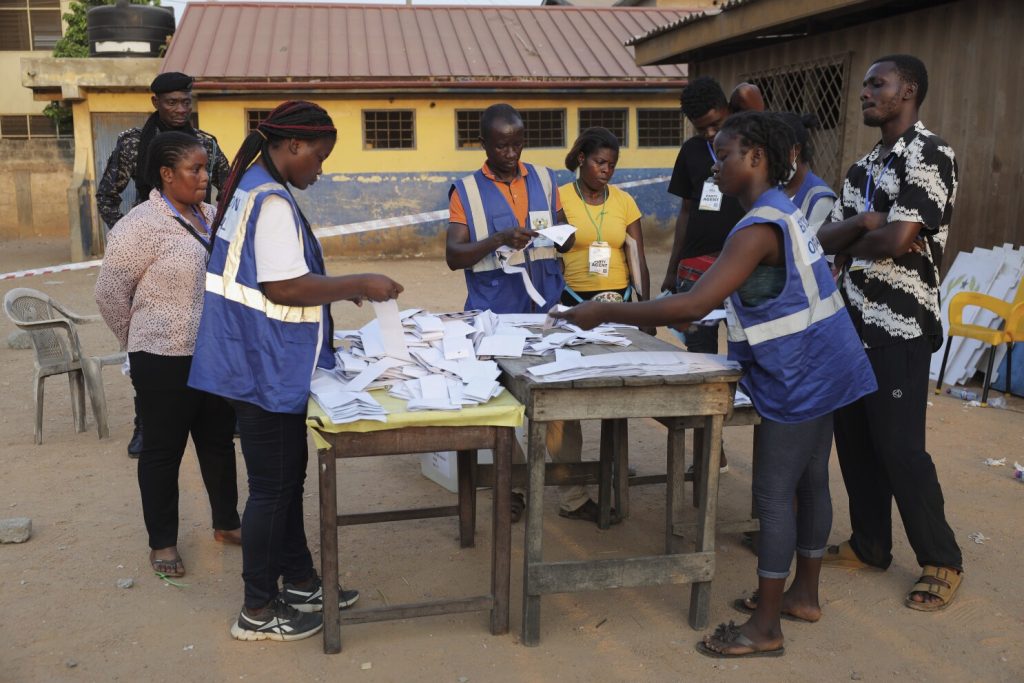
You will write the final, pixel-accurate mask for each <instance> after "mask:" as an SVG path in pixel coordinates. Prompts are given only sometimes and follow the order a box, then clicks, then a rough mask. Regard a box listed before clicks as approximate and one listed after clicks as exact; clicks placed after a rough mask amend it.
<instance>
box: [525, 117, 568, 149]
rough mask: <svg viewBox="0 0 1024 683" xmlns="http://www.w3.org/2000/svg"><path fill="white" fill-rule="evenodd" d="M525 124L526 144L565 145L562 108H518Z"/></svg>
mask: <svg viewBox="0 0 1024 683" xmlns="http://www.w3.org/2000/svg"><path fill="white" fill-rule="evenodd" d="M519 115H520V116H522V117H523V125H524V126H526V146H527V147H529V148H530V149H536V148H537V147H565V110H564V109H525V110H524V109H520V110H519Z"/></svg>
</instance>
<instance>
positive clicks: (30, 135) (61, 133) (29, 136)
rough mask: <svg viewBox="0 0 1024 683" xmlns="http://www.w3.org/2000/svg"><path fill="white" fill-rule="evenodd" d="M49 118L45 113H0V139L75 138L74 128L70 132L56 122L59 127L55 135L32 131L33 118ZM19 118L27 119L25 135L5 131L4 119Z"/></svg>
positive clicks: (55, 125) (56, 126)
mask: <svg viewBox="0 0 1024 683" xmlns="http://www.w3.org/2000/svg"><path fill="white" fill-rule="evenodd" d="M36 117H39V118H44V119H45V118H47V117H46V115H45V114H2V115H0V140H67V139H69V138H73V137H74V135H73V132H74V129H72V130H71V131H70V132H65V131H61V129H60V125H58V124H56V123H55V124H54V127H55V128H56V129H57V133H56V134H55V135H50V134H34V133H33V132H32V119H33V118H36ZM10 118H19V119H24V120H25V135H9V134H6V133H4V132H3V119H10Z"/></svg>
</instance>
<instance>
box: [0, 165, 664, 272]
mask: <svg viewBox="0 0 1024 683" xmlns="http://www.w3.org/2000/svg"><path fill="white" fill-rule="evenodd" d="M668 179H669V176H667V175H662V176H656V177H654V178H644V179H642V180H627V181H626V182H624V183H617V184H616V187H618V188H622V189H624V188H629V187H641V186H643V185H654V184H656V183H663V182H665V181H667V180H668ZM447 218H448V209H441V210H440V211H426V212H424V213H413V214H409V215H408V216H396V217H395V218H378V219H376V220H372V221H361V222H359V223H346V224H345V225H331V226H328V227H324V228H317V229H315V230H314V231H313V234H314V235H316V236H317V237H318V238H324V237H338V236H339V235H355V234H358V233H361V232H372V231H374V230H385V229H387V228H399V227H405V226H410V225H419V224H420V223H431V222H433V221H441V220H445V219H447ZM101 263H103V260H102V259H97V260H95V261H82V262H81V263H65V264H62V265H59V266H46V267H43V268H29V269H28V270H16V271H14V272H11V273H2V274H0V280H14V279H16V278H21V277H32V276H33V275H51V274H53V273H66V272H68V271H71V270H86V269H88V268H99V266H100V264H101Z"/></svg>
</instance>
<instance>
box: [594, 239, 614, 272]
mask: <svg viewBox="0 0 1024 683" xmlns="http://www.w3.org/2000/svg"><path fill="white" fill-rule="evenodd" d="M611 260H612V248H611V247H610V246H608V243H607V242H591V244H590V257H589V261H590V272H591V273H594V274H595V275H604V276H607V275H608V264H609V263H610V262H611Z"/></svg>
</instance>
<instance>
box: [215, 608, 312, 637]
mask: <svg viewBox="0 0 1024 683" xmlns="http://www.w3.org/2000/svg"><path fill="white" fill-rule="evenodd" d="M323 627H324V619H323V616H321V615H319V614H306V613H303V612H300V611H299V610H297V609H295V608H294V607H291V606H290V605H287V604H285V603H284V602H283V601H282V600H281V599H280V598H277V599H275V600H274V601H273V602H271V603H270V604H269V605H267V606H266V607H265V608H264V609H263V610H261V613H260V615H259V616H249V615H248V614H246V613H245V610H244V609H243V610H242V611H241V612H240V613H239V614H238V621H236V622H235V623H234V624H232V626H231V637H232V638H234V639H235V640H282V641H285V640H302V639H303V638H308V637H310V636H312V635H316V634H317V633H319V632H320V630H321V629H323Z"/></svg>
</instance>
